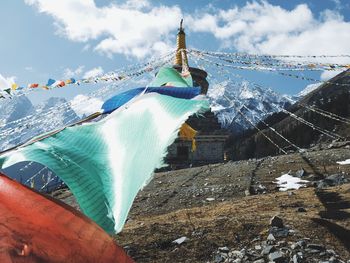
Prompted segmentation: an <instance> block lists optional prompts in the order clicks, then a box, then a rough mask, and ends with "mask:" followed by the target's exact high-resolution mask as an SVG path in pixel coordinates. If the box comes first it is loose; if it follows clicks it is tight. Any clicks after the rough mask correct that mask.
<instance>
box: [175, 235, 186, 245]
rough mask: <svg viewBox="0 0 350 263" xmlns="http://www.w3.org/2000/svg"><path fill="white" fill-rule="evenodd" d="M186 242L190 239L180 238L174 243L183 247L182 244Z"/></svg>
mask: <svg viewBox="0 0 350 263" xmlns="http://www.w3.org/2000/svg"><path fill="white" fill-rule="evenodd" d="M186 241H188V238H187V237H185V236H184V237H180V238H178V239H176V240H174V241H173V242H172V243H175V244H178V245H181V244H182V243H184V242H186Z"/></svg>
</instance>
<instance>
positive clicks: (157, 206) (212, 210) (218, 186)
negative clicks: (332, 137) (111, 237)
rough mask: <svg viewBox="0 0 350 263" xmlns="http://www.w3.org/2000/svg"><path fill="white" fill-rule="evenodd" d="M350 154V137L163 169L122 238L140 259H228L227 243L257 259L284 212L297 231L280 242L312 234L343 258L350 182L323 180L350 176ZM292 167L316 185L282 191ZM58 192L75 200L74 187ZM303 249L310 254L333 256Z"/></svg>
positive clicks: (348, 255) (349, 252)
mask: <svg viewBox="0 0 350 263" xmlns="http://www.w3.org/2000/svg"><path fill="white" fill-rule="evenodd" d="M346 159H350V150H349V146H348V145H347V146H343V147H340V148H332V149H323V150H315V151H310V152H305V153H303V154H289V155H282V156H276V157H267V158H262V159H252V160H246V161H237V162H228V163H223V164H212V165H206V166H202V167H196V168H190V169H183V170H177V171H171V172H164V173H157V174H156V175H155V177H154V179H153V180H152V181H151V182H150V184H149V185H147V186H146V187H145V188H144V190H143V191H141V192H140V193H139V194H138V196H137V198H136V200H135V202H134V205H133V207H132V209H131V211H130V215H129V220H128V222H127V224H126V226H125V228H124V230H123V231H122V232H121V233H120V234H118V235H117V237H116V239H117V241H118V243H119V244H121V245H123V246H124V247H125V248H126V249H127V251H128V252H129V254H130V255H131V256H132V257H133V258H134V259H135V260H136V262H224V260H222V258H220V257H224V256H225V255H221V254H222V252H220V253H219V254H218V251H219V250H220V249H219V248H221V249H222V248H223V247H227V249H228V250H230V251H231V252H230V253H231V254H232V253H233V252H232V251H242V249H245V251H246V256H247V257H248V256H249V255H248V254H249V253H250V252H249V251H251V252H252V253H253V252H254V253H253V254H254V255H253V256H251V257H250V256H249V257H250V258H249V259H243V261H239V262H253V261H254V260H258V258H259V257H260V258H266V257H267V255H265V256H261V255H260V252H259V251H258V252H257V251H256V250H255V247H258V246H265V245H266V244H265V243H264V241H266V238H267V236H268V233H269V231H271V228H269V220H270V218H271V217H272V216H274V215H276V214H278V215H279V216H280V217H281V218H282V219H283V221H284V224H285V225H286V227H288V229H289V230H290V231H289V232H288V233H287V236H285V237H277V236H276V239H277V240H276V241H274V245H273V246H274V247H276V248H277V249H279V250H280V249H282V247H288V249H289V250H290V246H291V244H294V243H295V242H297V241H299V240H304V239H305V240H306V241H307V242H308V244H314V243H316V244H321V245H322V246H326V248H327V249H328V250H329V249H331V250H334V251H335V252H334V253H335V254H336V255H339V257H340V259H342V260H347V259H350V247H349V245H348V244H350V239H349V237H350V235H349V234H350V216H349V215H350V184H344V185H339V186H335V187H326V186H327V185H326V184H323V185H321V182H322V183H325V182H328V181H327V180H330V179H327V180H323V179H325V178H338V179H339V178H340V179H341V180H340V179H339V180H340V181H339V180H338V181H339V183H340V184H341V183H344V182H346V180H348V181H349V182H350V165H339V164H338V163H337V162H338V161H343V160H346ZM301 169H303V170H301ZM289 171H290V173H291V174H298V173H299V175H302V176H303V179H306V180H309V181H310V184H309V187H308V188H304V189H300V190H293V191H288V192H279V191H278V190H277V188H276V184H274V183H273V181H275V178H277V177H279V176H280V175H281V174H285V173H287V172H289ZM300 171H303V172H300ZM334 175H337V176H334ZM329 176H331V177H329ZM338 181H337V182H338ZM313 182H314V183H313ZM334 182H335V181H334ZM313 184H315V185H318V186H319V187H316V188H315V187H314V186H312V185H313ZM321 186H322V187H326V188H321ZM257 193H261V194H259V195H256V194H257ZM55 196H56V197H57V198H60V199H62V200H64V201H66V202H67V203H69V204H71V205H75V206H76V203H75V202H74V198H73V197H72V195H71V194H70V193H69V192H68V191H61V192H58V193H56V194H55ZM299 208H300V209H301V208H302V209H304V210H305V211H304V210H300V211H304V212H298V211H299ZM330 209H331V210H330ZM332 209H333V210H332ZM181 237H186V241H185V242H184V243H182V244H175V243H173V241H174V240H176V239H179V238H181ZM283 242H284V243H283ZM288 242H290V243H288ZM278 244H279V245H278ZM279 246H280V247H279ZM281 246H282V247H281ZM283 249H284V248H283ZM225 250H226V249H225ZM296 251H297V250H293V253H296ZM302 251H303V253H305V255H304V256H305V258H306V259H307V260H306V261H305V262H319V261H320V260H328V259H329V258H330V257H331V256H330V255H329V254H322V255H323V256H322V255H320V254H321V252H319V253H317V254H308V253H309V252H308V251H307V249H305V250H302ZM248 252H249V253H248ZM234 253H237V252H234ZM247 253H248V254H247ZM310 253H311V252H310ZM227 255H228V254H227ZM290 256H291V257H292V256H293V255H290ZM253 259H254V260H253ZM311 259H313V260H311ZM237 262H238V261H237ZM260 262H261V261H260ZM262 262H267V261H262ZM281 262H285V261H281ZM286 262H289V261H286Z"/></svg>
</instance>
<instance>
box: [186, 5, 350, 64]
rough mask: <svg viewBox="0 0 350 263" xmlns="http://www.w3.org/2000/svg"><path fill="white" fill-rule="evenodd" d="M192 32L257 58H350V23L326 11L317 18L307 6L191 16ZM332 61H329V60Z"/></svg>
mask: <svg viewBox="0 0 350 263" xmlns="http://www.w3.org/2000/svg"><path fill="white" fill-rule="evenodd" d="M188 20H189V21H190V22H189V24H191V27H190V29H191V30H192V31H194V32H209V33H212V34H213V35H214V36H215V37H216V38H217V39H219V40H221V41H222V47H224V48H232V47H234V48H235V49H237V50H238V51H241V52H248V53H258V54H285V55H339V54H350V45H349V44H348V43H350V34H349V32H350V22H346V21H345V20H344V17H343V16H342V15H341V14H340V13H338V11H331V10H324V11H323V12H322V14H321V15H320V17H319V18H316V17H314V15H313V14H312V11H311V10H310V8H309V7H308V6H307V5H306V4H300V5H297V6H295V8H294V9H292V10H286V9H283V8H282V7H280V6H275V5H271V4H269V3H268V2H266V1H261V2H251V3H247V4H246V5H245V6H243V7H241V8H238V7H235V8H232V9H228V10H216V11H215V12H211V13H204V14H203V13H200V12H198V13H197V14H196V15H195V16H194V17H191V16H189V17H188V18H187V21H188ZM328 61H329V59H328ZM332 61H334V62H338V63H349V61H350V60H349V58H347V59H339V58H334V59H332Z"/></svg>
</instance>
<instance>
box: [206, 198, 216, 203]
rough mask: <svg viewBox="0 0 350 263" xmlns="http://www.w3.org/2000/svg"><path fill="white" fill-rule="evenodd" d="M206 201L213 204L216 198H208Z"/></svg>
mask: <svg viewBox="0 0 350 263" xmlns="http://www.w3.org/2000/svg"><path fill="white" fill-rule="evenodd" d="M205 200H207V201H208V202H212V201H215V198H213V197H208V198H207V199H205Z"/></svg>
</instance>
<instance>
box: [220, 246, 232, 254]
mask: <svg viewBox="0 0 350 263" xmlns="http://www.w3.org/2000/svg"><path fill="white" fill-rule="evenodd" d="M219 251H220V252H224V253H228V252H229V251H230V249H229V248H228V247H219Z"/></svg>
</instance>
